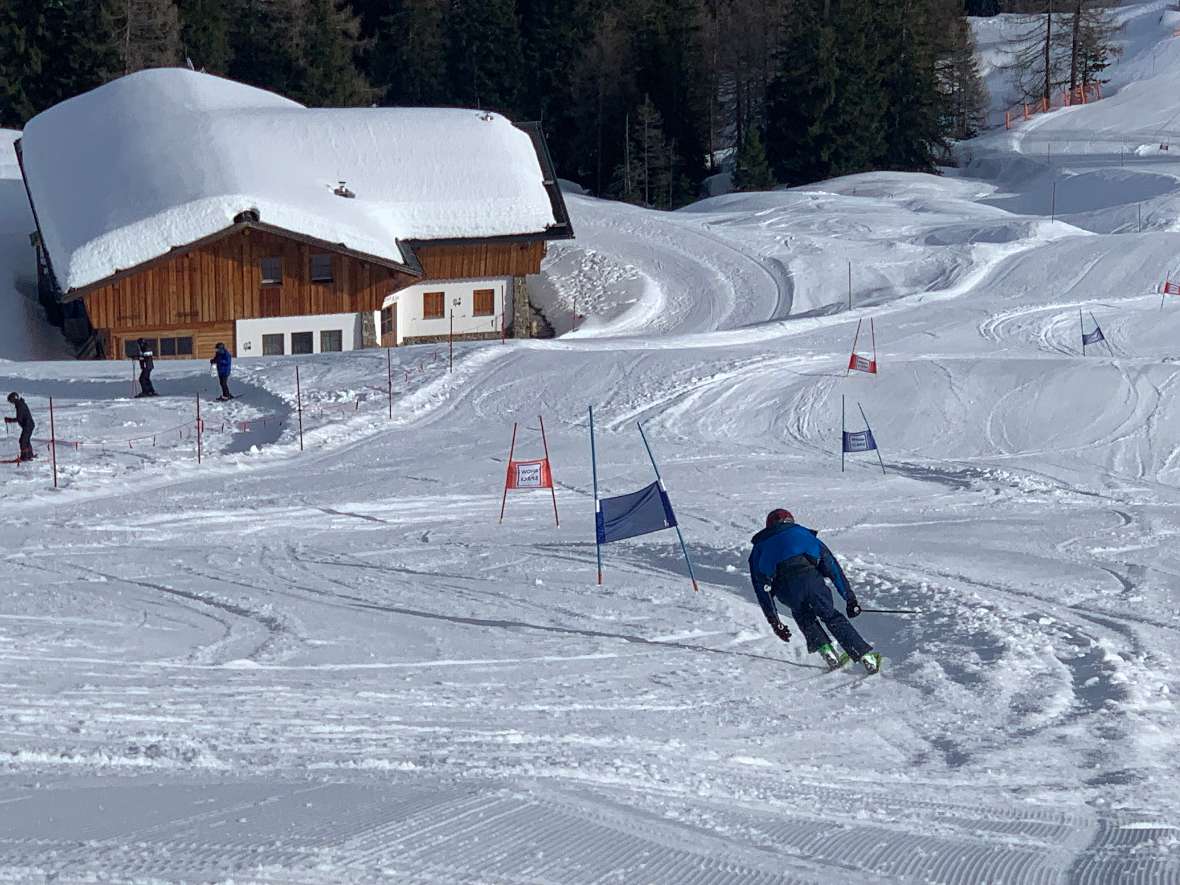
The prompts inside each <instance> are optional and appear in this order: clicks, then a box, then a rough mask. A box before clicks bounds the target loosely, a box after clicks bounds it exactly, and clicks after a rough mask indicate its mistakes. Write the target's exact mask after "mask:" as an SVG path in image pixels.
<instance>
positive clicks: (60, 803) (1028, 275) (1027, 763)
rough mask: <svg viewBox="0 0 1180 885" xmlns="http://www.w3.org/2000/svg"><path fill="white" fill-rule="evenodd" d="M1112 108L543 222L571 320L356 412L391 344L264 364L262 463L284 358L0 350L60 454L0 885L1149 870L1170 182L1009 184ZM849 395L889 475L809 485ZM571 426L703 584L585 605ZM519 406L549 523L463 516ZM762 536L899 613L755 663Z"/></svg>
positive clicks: (1166, 840)
mask: <svg viewBox="0 0 1180 885" xmlns="http://www.w3.org/2000/svg"><path fill="white" fill-rule="evenodd" d="M1166 27H1168V25H1167V23H1163V24H1161V25H1160V28H1161V29H1163V28H1166ZM1161 36H1162V34H1161ZM1178 62H1180V60H1178ZM1175 70H1176V73H1175V77H1176V78H1177V79H1180V68H1177V69H1175ZM1157 94H1160V95H1162V94H1164V93H1163V91H1162V90H1157ZM1176 94H1180V91H1178V92H1177V93H1176ZM1121 95H1122V94H1121V93H1119V94H1116V95H1114V96H1112V97H1111V98H1108V99H1106V100H1105V102H1108V103H1099V104H1096V105H1092V106H1089V107H1087V108H1081V109H1074V110H1071V111H1069V112H1066V113H1062V114H1059V115H1048V116H1046V117H1044V118H1042V119H1041V120H1038V121H1037V122H1036V123H1035V126H1031V127H1029V128H1028V129H1027V130H1021V132H1022V133H1024V134H1023V135H1021V134H1019V133H1018V134H1017V135H1016V136H1012V134H1010V133H1008V134H1004V135H996V136H992V137H989V138H988V139H983V140H981V141H980V142H979V143H978V144H976V145H974V146H973V148H974V151H975V161H974V165H973V166H972V167H970V168H969V169H967V170H965V173H964V175H962V176H959V177H954V176H945V177H941V178H938V177H933V176H910V175H900V174H880V175H867V176H857V177H854V178H849V179H842V180H839V181H834V182H827V183H824V184H823V185H819V186H814V187H810V188H805V189H800V190H796V191H790V192H784V193H775V194H755V195H731V196H726V197H719V198H715V199H713V200H710V201H706V202H704V203H702V204H698V205H696V206H694V207H691V208H690V209H689V210H685V211H682V212H679V213H674V214H656V213H647V212H642V211H639V210H634V209H628V208H626V207H620V206H618V205H615V204H609V203H602V202H597V201H594V200H592V199H589V198H585V197H571V198H570V209H571V213H572V214H573V218H574V225H575V229H576V231H577V232H578V240H577V241H575V242H574V243H572V244H569V245H565V246H562V247H561V248H560V249H558V250H555V255H554V258H553V262H552V264H551V266H550V267H551V273H552V275H553V279H552V280H551V286H550V287H548V288H547V290H546V291H547V297H548V298H550V299H551V301H550V304H549V305H548V308H547V313H548V314H549V315H550V316H556V317H560V316H561V315H562V314H563V313H564V314H565V315H566V316H568V315H569V313H570V311H571V310H572V307H573V304H572V296H573V293H574V292H577V293H578V297H579V299H580V300H579V303H578V312H579V313H585V314H587V315H588V319H587V320H586V322H585V323H584V324H583V325H582V326H581V327H580V329H579V331H577V332H575V333H574V334H572V335H565V336H563V337H561V338H559V339H556V340H553V341H547V342H510V343H508V344H506V345H501V344H499V343H491V344H486V345H477V346H475V345H473V346H465V347H462V348H458V349H457V360H456V368H455V372H454V373H453V374H451V375H449V376H448V375H447V373H446V371H445V363H444V362H443V357H445V353H439V352H438V351H437V350H436V349H435V348H430V347H426V348H403V349H400V350H396V351H394V352H393V358H394V366H393V377H394V382H395V383H394V389H395V403H394V417H393V419H392V420H391V419H390V418H389V417H388V411H387V408H388V404H387V401H386V399H385V398H384V389H385V385H386V378H387V375H386V371H387V369H386V363H385V355H384V354H383V353H375V352H370V353H357V354H351V355H342V356H341V355H338V356H335V357H331V358H329V357H308V358H301V359H300V361H299V366H300V370H301V380H302V384H303V388H304V391H305V397H306V400H307V401H308V402H309V403H311V404H312V405H311V407H309V408H307V411H306V412H305V415H304V418H305V430H306V431H307V433H306V438H305V449H306V450H305V451H303V452H302V453H300V451H299V447H298V443H297V441H296V435H295V427H296V423H295V416H293V414H292V412H291V407H292V404H293V401H294V400H293V398H294V377H293V371H294V364H295V363H294V361H293V360H291V359H286V360H274V361H271V360H253V361H248V362H243V363H242V365H241V373H240V377H238V378H237V379H236V380H237V383H238V384H239V386H240V392H241V394H242V397H241V399H239V400H237V401H235V402H234V403H232V404H230V405H228V406H222V405H219V404H214V403H210V402H208V400H209V399H210V395H211V385H212V381H211V379H210V378H209V376H208V374H207V367H204V366H202V365H200V364H196V363H170V364H168V365H165V366H163V367H162V368H161V369H160V370H159V371H158V373H157V374H158V375H159V382H158V387H159V388H160V389H161V391H163V392H164V393H165V394H166V396H165V397H163V398H161V399H159V400H156V401H153V402H151V403H149V404H140V403H136V402H134V401H130V400H128V399H126V398H125V397H126V395H127V390H128V387H129V378H128V374H127V373H128V368H127V365H126V364H115V365H110V364H80V363H66V362H62V363H48V362H25V363H8V364H0V387H4V386H5V385H8V386H10V387H12V386H15V387H19V388H20V389H22V390H25V391H28V392H29V399H30V403H31V404H32V405H33V406H34V409H35V410H36V411H37V413H38V415H39V417H41V418H44V412H45V409H44V405H45V402H46V399H45V398H46V397H48V396H51V395H52V396H53V397H54V399H55V404H56V405H58V406H60V411H59V412H58V416H57V420H58V428H57V433H58V436H59V437H64V438H68V439H77V440H80V441H82V442H83V443H91V444H90V445H86V444H84V445H82V446H81V448H80V449H79V450H77V451H71V450H68V449H67V450H66V451H64V452H62V453H61V464H60V468H61V472H62V484H63V488H62V489H61V490H60V491H57V492H54V491H53V490H52V489H51V480H50V474H49V465H48V464H47V463H45V462H44V461H40V462H38V464H37V465H36V466H35V467H33V468H31V469H30V468H19V469H18V468H16V467H6V468H5V469H6V470H7V471H8V472H6V473H4V474H0V484H2V486H3V493H4V496H5V504H6V506H5V508H4V512H3V515H2V516H0V520H2V524H0V537H3V539H4V541H3V554H2V558H0V579H2V580H3V582H4V586H5V588H6V593H5V594H4V596H3V601H2V602H0V689H2V690H3V693H4V696H5V699H6V703H5V704H4V705H3V708H0V735H2V740H0V880H5V879H7V880H12V881H19V882H27V881H41V880H49V879H53V880H54V881H76V880H88V879H89V878H102V877H106V878H109V879H113V880H117V881H158V880H163V881H175V880H187V881H210V880H212V881H228V880H231V879H232V880H233V881H235V882H292V881H297V882H324V883H327V882H332V883H335V882H352V881H357V882H367V881H398V882H446V883H451V882H481V883H482V882H495V883H508V882H512V883H523V882H537V883H550V882H562V883H567V882H568V883H583V882H584V883H599V882H626V883H635V882H645V883H646V882H654V883H689V882H699V883H728V882H732V883H748V882H767V883H778V882H820V881H823V882H833V881H866V882H923V883H925V882H939V883H942V882H947V883H951V882H954V883H977V882H1037V883H1041V882H1044V883H1050V882H1066V881H1068V882H1087V883H1105V882H1113V881H1119V882H1165V881H1168V882H1177V881H1180V814H1178V812H1177V805H1176V799H1175V796H1176V791H1177V788H1178V787H1180V776H1178V775H1177V771H1176V765H1175V759H1176V757H1177V753H1178V752H1180V737H1178V736H1177V735H1178V726H1180V716H1178V715H1177V709H1176V700H1175V699H1176V697H1177V695H1178V694H1180V664H1178V663H1177V661H1176V654H1177V650H1178V649H1180V602H1178V601H1177V593H1178V592H1180V554H1178V553H1177V548H1176V539H1177V536H1180V518H1178V517H1177V515H1176V514H1177V513H1178V512H1180V511H1178V510H1177V507H1178V505H1180V405H1178V404H1177V401H1176V397H1175V392H1176V389H1177V387H1178V383H1180V348H1177V346H1176V345H1175V342H1176V341H1177V340H1178V338H1177V336H1180V303H1169V304H1166V305H1165V307H1164V309H1163V310H1161V309H1160V296H1159V294H1158V287H1159V283H1160V281H1161V280H1162V279H1163V278H1164V276H1165V274H1166V273H1168V272H1169V271H1170V272H1171V273H1172V275H1173V276H1177V275H1180V265H1178V262H1180V258H1178V257H1177V256H1178V254H1180V164H1178V163H1175V162H1169V161H1168V158H1167V156H1160V155H1152V156H1144V157H1141V158H1139V159H1138V160H1137V162H1136V163H1134V164H1128V165H1126V166H1122V165H1119V163H1118V157H1117V152H1116V153H1112V152H1111V151H1109V150H1108V151H1106V152H1103V151H1102V150H1100V149H1098V147H1093V148H1092V149H1090V150H1088V151H1075V152H1074V154H1072V155H1070V156H1064V154H1063V156H1062V157H1061V159H1060V162H1057V163H1055V165H1054V166H1052V167H1049V166H1047V165H1041V164H1038V163H1037V162H1035V161H1034V160H1033V159H1032V158H1031V157H1030V156H1028V155H1025V154H1022V153H1021V150H1022V146H1023V145H1025V139H1027V137H1028V134H1027V133H1029V132H1035V133H1037V134H1038V137H1041V138H1049V137H1050V136H1051V135H1052V132H1053V129H1054V127H1059V128H1060V130H1061V131H1062V132H1063V133H1069V132H1074V131H1077V130H1078V129H1079V128H1081V129H1093V130H1095V131H1097V129H1098V127H1099V126H1101V125H1105V123H1103V122H1102V121H1104V120H1107V119H1109V118H1110V114H1111V113H1112V111H1111V110H1110V109H1111V108H1117V107H1119V105H1118V104H1117V102H1119V101H1124V102H1126V101H1129V99H1127V98H1120V96H1121ZM1136 113H1138V112H1137V111H1136V110H1135V108H1134V105H1133V104H1132V105H1128V107H1127V110H1126V114H1127V119H1128V123H1127V126H1128V128H1135V127H1137V126H1138V123H1137V122H1136V118H1135V114H1136ZM1089 114H1093V115H1094V116H1093V118H1092V120H1093V121H1094V122H1093V123H1091V118H1090V117H1088V116H1087V115H1089ZM1070 137H1072V136H1068V135H1067V136H1063V138H1070ZM1055 180H1056V182H1057V190H1056V201H1057V207H1056V208H1057V209H1058V210H1059V212H1058V214H1057V217H1056V219H1055V220H1054V219H1052V218H1051V217H1050V215H1051V212H1050V205H1049V204H1048V203H1047V202H1046V201H1045V200H1042V195H1044V194H1046V193H1048V194H1050V195H1051V193H1052V187H1053V181H1055ZM1139 202H1142V203H1143V213H1144V219H1145V221H1144V225H1143V232H1142V233H1140V232H1139V229H1138V224H1137V209H1138V207H1137V204H1138V203H1139ZM1131 218H1136V223H1135V224H1134V225H1132V224H1131V222H1130V219H1131ZM849 262H851V263H852V269H853V274H852V289H853V293H852V295H853V309H852V310H851V311H849V310H848V305H847V298H848V292H847V289H848V263H849ZM1174 300H1175V299H1173V301H1174ZM1079 309H1082V310H1083V311H1085V312H1086V313H1085V322H1086V326H1087V329H1088V328H1090V324H1091V320H1090V316H1089V313H1090V312H1091V311H1092V312H1093V314H1094V316H1095V317H1096V318H1097V320H1098V322H1099V323H1101V325H1102V328H1103V330H1104V331H1105V332H1106V335H1107V337H1108V339H1109V340H1110V343H1111V345H1112V348H1113V352H1114V355H1113V356H1112V355H1111V354H1110V353H1108V352H1106V351H1105V350H1104V349H1102V348H1101V346H1099V348H1098V349H1097V350H1096V351H1091V352H1090V355H1089V356H1087V357H1083V356H1082V355H1081V354H1080V353H1079V340H1078V323H1079V318H1078V311H1079ZM870 317H872V318H874V320H875V324H876V330H877V338H878V346H879V351H880V352H879V358H880V362H881V366H882V374H881V375H880V377H879V378H877V379H873V378H869V377H866V376H855V377H852V378H847V377H845V373H844V368H843V367H844V365H846V363H847V353H848V348H849V345H850V343H851V340H852V335H853V331H854V329H855V326H856V322H857V320H858V319H862V318H863V319H868V318H870ZM558 326H559V328H560V323H558ZM842 395H843V396H846V397H847V398H848V404H849V410H850V413H851V414H856V415H858V413H857V412H856V411H855V404H856V403H858V402H859V403H861V404H862V405H863V407H864V409H865V411H866V412H867V414H868V416H869V418H870V419H871V420H872V421H873V427H874V430H875V431H876V434H877V438H878V440H879V441H880V443H881V445H882V447H883V450H884V455H885V459H886V463H887V465H888V467H889V474H888V475H887V476H885V477H882V476H881V474H880V471H879V469H878V468H877V467H876V462H875V460H874V459H872V458H871V456H870V457H868V458H864V457H856V458H854V459H852V460H850V463H849V470H848V472H847V473H844V474H841V472H840V466H839V456H838V453H837V444H838V433H839V423H840V398H841V396H842ZM198 397H201V398H202V400H203V401H202V410H203V414H204V417H205V420H206V422H207V425H206V426H207V428H208V429H209V432H208V434H207V436H206V440H205V445H206V448H205V451H204V455H205V457H204V460H203V463H202V464H201V465H200V466H199V467H198V465H197V464H196V458H195V454H196V453H195V442H194V440H193V439H192V436H191V429H192V426H193V423H192V422H194V421H195V408H196V399H197V398H198ZM588 404H593V405H594V406H595V415H596V423H597V427H598V430H599V434H600V435H599V453H600V464H599V477H600V483H601V484H602V486H603V491H604V493H606V494H616V493H621V492H625V491H630V490H633V489H635V488H637V487H638V486H640V485H643V484H645V483H646V482H648V481H650V467H649V466H648V464H647V462H646V458H645V455H644V452H643V448H642V443H641V441H640V439H639V435H638V433H637V431H636V429H635V422H636V421H637V420H643V421H644V426H645V428H646V429H647V431H648V434H649V438H650V440H651V443H652V446H653V448H654V450H655V454H656V456H657V457H658V458H659V459H660V460H661V466H662V468H663V471H664V475H665V479H666V482H667V485H668V488H669V490H670V493H671V496H672V500H673V502H674V504H675V505H676V507H677V511H678V515H679V516H680V519H681V522H682V524H683V527H684V531H685V535H686V539H687V541H688V545H689V549H690V552H691V554H692V556H693V558H694V560H695V562H696V564H697V568H698V576H699V577H700V578H701V580H702V587H701V592H700V593H699V594H694V593H693V592H692V589H691V586H690V584H689V582H688V580H687V577H686V576H685V575H684V569H683V563H682V561H681V560H680V559H679V558H678V550H677V548H676V546H675V538H674V536H671V535H668V536H664V535H653V536H648V537H647V538H645V539H640V540H637V541H632V542H625V543H623V544H618V545H612V546H610V547H608V548H606V550H605V558H606V584H605V586H604V587H601V588H599V587H596V586H595V585H594V547H593V544H592V543H590V541H591V539H592V537H593V534H592V532H593V529H592V513H593V508H592V500H591V476H590V463H589V443H588V438H587V433H586V418H585V413H586V406H587V405H588ZM541 413H543V414H544V416H545V424H546V430H547V431H548V434H549V443H550V446H551V448H552V454H553V460H554V465H555V471H556V475H557V479H558V482H559V486H560V487H559V489H558V504H559V507H560V508H561V518H562V525H561V528H560V529H556V528H554V527H553V525H552V511H551V509H550V503H549V499H548V497H546V496H544V495H542V494H535V495H529V494H525V493H520V494H516V495H514V496H513V497H511V498H510V499H509V501H508V516H507V519H506V520H505V523H504V525H502V526H499V525H497V523H496V516H497V513H498V508H499V495H500V486H501V483H502V477H503V469H504V456H505V454H506V448H507V445H508V438H509V435H510V432H511V423H512V421H514V420H519V421H521V422H522V429H521V433H520V437H519V438H518V452H522V453H523V454H525V455H529V454H533V453H539V451H540V439H539V435H538V433H537V425H536V415H538V414H541ZM850 423H852V419H850ZM186 430H187V435H186ZM153 436H154V437H155V439H154V440H153V439H152V437H153ZM132 437H135V438H137V439H136V440H135V441H133V442H132V443H131V444H130V445H128V444H127V442H126V440H127V439H129V438H132ZM97 441H102V442H103V445H97V444H94V443H95V442H97ZM153 443H154V444H153ZM9 446H10V448H13V447H14V445H13V443H9ZM6 451H7V450H6ZM774 506H787V507H789V508H790V509H792V510H793V511H794V512H795V514H796V515H797V516H798V517H799V518H800V519H801V520H802V521H804V522H806V523H808V524H810V525H813V526H815V527H817V528H820V529H821V530H823V532H824V537H825V538H827V540H828V542H829V543H830V544H831V546H832V547H833V548H834V549H835V550H836V552H837V554H838V555H840V556H842V557H843V558H844V559H845V561H846V563H847V565H848V570H849V573H850V576H851V577H852V579H853V581H854V583H855V584H856V586H857V587H858V589H859V592H860V596H861V600H862V603H863V604H865V605H866V606H873V607H880V608H911V607H912V608H920V609H922V610H923V611H924V612H925V615H924V616H923V617H918V618H915V617H888V616H883V615H874V614H865V615H863V616H862V617H861V618H860V619H858V621H857V625H858V626H859V627H860V628H861V630H862V631H863V632H864V633H865V634H866V636H867V637H868V638H869V639H870V640H871V641H872V642H874V643H875V644H876V645H877V647H878V648H879V649H880V650H881V651H882V652H883V653H884V654H885V655H886V656H887V658H888V664H887V669H886V672H885V674H883V675H882V676H881V677H873V678H862V677H858V676H856V675H854V674H851V673H849V674H837V675H827V674H825V673H824V672H822V671H821V670H819V669H817V667H816V661H815V660H814V659H813V658H809V657H808V656H807V655H806V654H805V653H804V649H803V648H802V646H801V644H800V643H799V642H798V641H794V642H792V643H790V644H789V645H784V644H782V643H781V642H779V641H778V640H777V639H775V638H774V637H773V636H772V635H771V634H770V633H769V631H768V629H767V628H766V626H765V623H764V621H763V619H762V616H761V613H760V612H759V611H758V609H757V607H756V605H755V603H754V601H753V598H752V594H751V592H750V590H749V587H748V581H747V579H746V577H745V575H744V563H745V557H746V554H747V552H748V539H749V536H750V535H751V534H753V532H754V531H755V530H756V529H757V528H758V527H759V526H760V524H761V520H762V516H763V514H764V513H765V512H766V511H767V510H769V509H770V508H772V507H774Z"/></svg>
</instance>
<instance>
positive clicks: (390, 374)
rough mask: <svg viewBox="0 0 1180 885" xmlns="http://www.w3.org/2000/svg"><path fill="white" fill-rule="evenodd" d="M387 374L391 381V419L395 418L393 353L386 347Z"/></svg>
mask: <svg viewBox="0 0 1180 885" xmlns="http://www.w3.org/2000/svg"><path fill="white" fill-rule="evenodd" d="M385 375H386V378H387V379H388V381H389V420H390V421H392V420H393V355H392V353H391V349H390V348H388V347H387V348H385Z"/></svg>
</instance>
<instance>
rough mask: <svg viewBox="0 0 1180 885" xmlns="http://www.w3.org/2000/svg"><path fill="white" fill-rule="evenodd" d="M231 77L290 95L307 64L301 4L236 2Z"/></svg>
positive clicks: (288, 0) (284, 0)
mask: <svg viewBox="0 0 1180 885" xmlns="http://www.w3.org/2000/svg"><path fill="white" fill-rule="evenodd" d="M236 3H237V8H236V10H235V14H234V18H233V21H232V22H231V27H230V50H231V56H230V63H229V72H228V74H229V76H230V77H231V78H232V79H234V80H238V81H240V82H242V83H249V84H250V85H251V86H257V87H259V88H261V89H269V90H271V91H273V92H278V93H280V94H283V95H286V94H288V93H290V92H291V90H292V89H293V88H294V87H295V86H296V84H297V83H298V76H299V71H300V68H301V67H302V64H303V59H302V46H301V45H300V38H301V37H302V28H301V27H300V23H301V21H302V11H303V10H302V3H301V0H236Z"/></svg>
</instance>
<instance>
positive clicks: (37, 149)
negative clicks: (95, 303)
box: [21, 69, 555, 290]
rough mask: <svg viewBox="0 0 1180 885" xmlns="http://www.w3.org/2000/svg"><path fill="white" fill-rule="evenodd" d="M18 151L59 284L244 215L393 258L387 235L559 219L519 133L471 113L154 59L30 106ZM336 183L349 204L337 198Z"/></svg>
mask: <svg viewBox="0 0 1180 885" xmlns="http://www.w3.org/2000/svg"><path fill="white" fill-rule="evenodd" d="M21 147H22V155H23V161H24V166H25V172H26V176H27V179H28V182H29V189H30V191H31V193H32V198H33V203H34V206H35V207H36V210H37V215H38V218H39V219H40V222H41V227H42V233H43V235H44V238H45V245H46V248H47V249H48V252H49V255H50V258H51V260H52V261H53V265H54V270H55V272H56V274H57V276H58V282H59V283H60V284H61V285H62V287H63V288H64V289H66V290H69V289H75V288H78V287H81V286H86V285H88V284H90V283H94V282H96V281H98V280H102V279H105V278H106V277H108V276H110V275H112V274H113V273H115V272H116V271H118V270H122V269H127V268H130V267H135V266H136V265H139V264H141V263H143V262H144V261H148V260H150V259H152V258H155V257H158V256H160V255H164V254H166V253H167V252H168V251H170V250H171V249H173V248H175V247H178V246H183V245H186V244H189V243H192V242H194V241H196V240H199V239H201V238H202V237H205V236H209V235H211V234H214V233H217V232H218V231H221V230H224V229H225V228H226V227H228V226H230V225H231V224H233V222H234V218H235V217H236V216H237V215H238V214H239V213H241V212H244V211H247V210H256V211H257V212H258V213H259V216H260V219H261V221H262V222H263V223H265V224H270V225H275V226H277V227H280V228H284V229H287V230H291V231H295V232H297V233H301V234H304V235H307V236H311V237H315V238H317V239H322V240H325V241H327V242H330V243H340V244H341V245H343V246H346V247H348V248H350V249H353V250H355V251H358V252H362V253H365V254H368V255H373V256H375V257H378V258H383V259H387V260H389V261H394V262H401V261H403V260H404V256H403V254H402V252H401V251H400V250H399V248H398V241H399V240H403V241H404V240H414V239H448V238H463V237H492V236H506V235H512V234H529V233H542V232H544V231H545V230H546V229H547V228H548V227H550V226H552V225H553V224H554V223H555V221H554V217H553V210H552V207H551V204H550V201H549V196H548V194H547V192H546V190H545V186H544V177H543V175H542V171H541V167H540V163H539V162H538V160H537V155H536V152H535V150H534V148H533V145H532V142H531V140H530V139H529V137H528V135H526V134H525V133H524V132H522V131H521V130H519V129H517V128H516V127H514V126H513V125H512V124H511V122H509V121H508V120H507V119H505V118H504V117H502V116H500V115H497V114H490V113H486V112H481V111H475V110H455V109H432V108H365V109H308V108H305V107H303V106H302V105H300V104H297V103H296V102H293V101H290V100H288V99H285V98H280V97H279V96H277V95H274V94H272V93H269V92H264V91H262V90H259V89H255V88H252V87H249V86H244V85H242V84H240V83H235V82H233V81H230V80H224V79H221V78H219V77H214V76H211V75H208V74H200V73H195V72H193V71H189V70H182V69H157V70H149V71H142V72H140V73H137V74H132V75H131V76H128V77H124V78H122V79H119V80H116V81H114V82H112V83H108V84H106V85H105V86H101V87H99V88H98V89H95V90H93V91H92V92H88V93H86V94H84V95H81V96H78V97H77V98H73V99H70V100H69V101H66V102H63V103H61V104H60V105H57V106H56V107H53V108H50V109H49V110H47V111H45V112H44V113H42V114H39V115H38V116H36V117H34V118H33V119H32V120H30V121H29V123H28V125H27V126H26V128H25V131H24V136H23V138H22V140H21ZM340 181H346V182H347V187H348V189H349V190H351V191H353V192H354V193H355V194H356V197H355V199H347V198H343V197H339V196H336V195H335V194H334V193H333V188H335V187H336V186H337V184H338V182H340Z"/></svg>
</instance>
